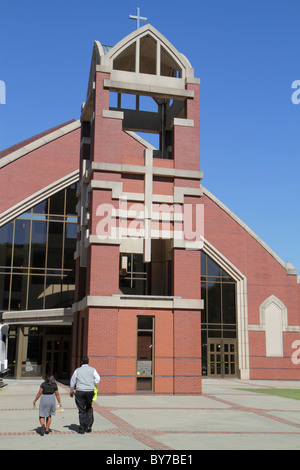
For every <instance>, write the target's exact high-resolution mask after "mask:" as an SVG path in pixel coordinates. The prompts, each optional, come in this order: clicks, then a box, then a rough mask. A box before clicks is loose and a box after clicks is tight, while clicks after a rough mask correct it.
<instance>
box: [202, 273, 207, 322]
mask: <svg viewBox="0 0 300 470" xmlns="http://www.w3.org/2000/svg"><path fill="white" fill-rule="evenodd" d="M201 299H202V300H203V302H204V308H203V309H202V310H201V321H202V323H207V301H206V283H205V282H201Z"/></svg>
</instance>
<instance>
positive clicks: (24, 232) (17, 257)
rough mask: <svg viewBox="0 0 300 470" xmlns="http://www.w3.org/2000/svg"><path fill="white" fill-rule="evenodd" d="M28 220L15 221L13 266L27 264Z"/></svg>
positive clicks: (24, 265)
mask: <svg viewBox="0 0 300 470" xmlns="http://www.w3.org/2000/svg"><path fill="white" fill-rule="evenodd" d="M29 242H30V220H22V219H17V220H16V221H15V244H14V266H20V267H26V266H28V255H29Z"/></svg>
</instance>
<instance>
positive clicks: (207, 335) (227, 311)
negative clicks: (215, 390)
mask: <svg viewBox="0 0 300 470" xmlns="http://www.w3.org/2000/svg"><path fill="white" fill-rule="evenodd" d="M201 298H202V299H203V300H204V309H203V310H202V312H201V328H202V374H203V375H206V373H207V358H208V354H209V351H208V345H209V348H210V347H211V346H210V343H213V341H215V340H216V339H219V340H220V341H221V342H222V341H223V340H226V339H228V340H229V339H230V340H235V339H236V292H235V281H234V279H232V278H231V277H230V276H229V275H228V274H227V273H226V272H225V271H224V270H223V269H222V268H221V267H220V266H219V265H218V264H217V263H215V261H213V260H212V259H211V258H210V257H209V256H208V255H207V254H205V253H204V252H202V253H201ZM232 344H233V343H232Z"/></svg>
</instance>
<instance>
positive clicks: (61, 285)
mask: <svg viewBox="0 0 300 470" xmlns="http://www.w3.org/2000/svg"><path fill="white" fill-rule="evenodd" d="M65 280H66V279H65V278H62V277H61V276H48V277H47V280H46V289H45V308H58V307H71V305H72V303H74V294H75V284H66V283H65Z"/></svg>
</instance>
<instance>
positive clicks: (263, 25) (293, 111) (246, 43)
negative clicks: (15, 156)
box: [0, 0, 300, 274]
mask: <svg viewBox="0 0 300 470" xmlns="http://www.w3.org/2000/svg"><path fill="white" fill-rule="evenodd" d="M137 6H139V7H140V11H141V15H142V16H146V17H147V18H148V22H149V23H151V24H152V25H153V26H154V27H155V28H157V29H158V30H159V31H160V32H161V33H162V34H163V35H164V36H166V37H167V39H168V40H169V41H171V42H172V43H173V44H174V46H175V47H177V49H178V50H179V51H180V52H182V53H183V54H185V55H186V56H187V58H188V59H189V61H190V62H191V64H192V66H193V67H194V69H195V76H197V77H199V78H200V79H201V107H200V116H201V137H200V138H201V149H200V150H201V162H200V164H201V169H202V171H203V172H204V179H203V185H204V186H205V187H206V188H207V189H209V190H210V191H211V192H212V193H213V194H214V195H215V196H216V197H218V198H219V199H220V200H221V201H222V202H223V203H224V204H225V205H227V206H228V207H229V208H230V209H231V210H232V211H233V212H234V213H235V214H236V215H237V216H239V217H240V218H241V219H242V220H243V221H244V222H245V223H246V224H247V225H248V226H249V227H250V228H251V229H252V230H253V231H254V232H255V233H256V234H257V235H258V236H259V237H261V238H262V239H263V241H264V242H265V243H267V244H268V245H269V246H270V247H271V248H272V249H273V250H274V251H275V252H276V253H277V254H278V256H280V257H281V258H282V259H283V261H285V262H290V263H292V264H293V265H294V266H295V267H296V268H297V270H298V274H300V247H299V241H300V237H299V235H300V217H299V215H300V214H299V213H300V204H299V202H300V199H299V193H300V190H299V176H300V158H299V157H300V104H298V105H296V104H293V102H292V99H291V97H292V93H293V92H294V91H295V90H293V89H292V88H291V87H292V83H293V82H294V81H295V80H300V60H299V18H300V2H299V0H227V1H225V0H185V1H184V2H182V1H177V0H164V1H162V0H160V1H158V0H151V1H150V0H139V1H138V2H137V1H136V0H134V1H131V0H122V1H121V0H115V1H114V0H112V1H110V2H108V1H107V2H103V1H101V0H85V1H82V0H81V1H79V0H72V1H71V0H59V1H58V0H51V1H48V0H44V1H42V0H26V1H25V0H10V1H4V0H0V7H1V12H0V14H1V30H0V80H1V81H3V82H4V83H5V85H6V104H0V150H2V149H4V148H6V147H9V146H11V145H13V144H15V143H17V142H19V141H22V140H24V139H26V138H28V137H30V136H32V135H35V134H37V133H39V132H42V131H44V130H46V129H49V128H51V127H53V126H56V125H57V124H60V123H63V122H65V121H68V120H70V119H73V118H74V119H78V118H79V115H80V106H81V103H82V102H83V101H85V95H86V90H87V83H88V76H89V68H90V61H91V55H92V48H93V42H94V40H99V41H100V42H101V43H102V44H106V45H114V44H116V43H117V42H118V41H119V40H120V39H122V38H123V37H124V36H126V35H127V34H129V33H130V32H131V31H133V30H134V29H135V28H136V22H135V21H133V20H130V19H129V15H130V14H133V15H134V14H135V13H136V8H137ZM143 24H144V23H141V25H143Z"/></svg>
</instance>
